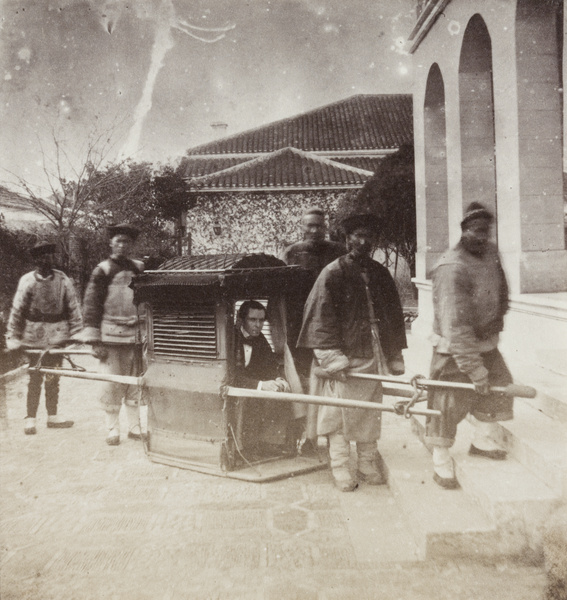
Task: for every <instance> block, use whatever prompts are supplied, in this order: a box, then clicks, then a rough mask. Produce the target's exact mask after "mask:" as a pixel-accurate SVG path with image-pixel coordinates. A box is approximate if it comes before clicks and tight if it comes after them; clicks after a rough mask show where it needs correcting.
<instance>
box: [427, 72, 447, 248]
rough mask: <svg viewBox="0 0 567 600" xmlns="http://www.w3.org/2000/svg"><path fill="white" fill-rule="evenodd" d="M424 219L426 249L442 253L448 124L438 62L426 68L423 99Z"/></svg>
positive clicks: (443, 243)
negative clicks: (425, 224)
mask: <svg viewBox="0 0 567 600" xmlns="http://www.w3.org/2000/svg"><path fill="white" fill-rule="evenodd" d="M424 134H425V136H424V137H425V148H424V149H425V218H426V223H427V226H426V236H427V239H426V240H424V242H425V245H426V248H427V252H428V253H429V252H443V251H444V250H446V248H447V247H448V246H449V198H448V184H447V180H448V178H447V125H446V116H445V84H444V82H443V75H442V74H441V69H440V68H439V65H438V64H437V63H434V64H433V65H432V66H431V69H430V70H429V75H428V77H427V85H426V89H425V100H424Z"/></svg>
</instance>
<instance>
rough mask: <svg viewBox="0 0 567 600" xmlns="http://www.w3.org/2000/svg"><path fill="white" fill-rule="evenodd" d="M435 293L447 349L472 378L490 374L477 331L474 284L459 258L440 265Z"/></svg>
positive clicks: (436, 276)
mask: <svg viewBox="0 0 567 600" xmlns="http://www.w3.org/2000/svg"><path fill="white" fill-rule="evenodd" d="M433 296H434V301H435V304H436V317H437V322H438V326H439V329H440V331H439V335H440V336H441V337H442V338H444V339H445V340H447V341H448V352H449V354H451V356H453V358H454V359H455V362H456V363H457V367H458V368H459V370H460V371H461V372H463V373H465V374H466V375H468V376H469V378H470V379H471V380H472V381H478V380H480V379H483V378H484V377H486V376H487V375H488V371H487V370H486V368H485V366H484V363H483V360H482V356H481V350H480V340H479V339H478V338H477V336H476V333H475V328H474V326H475V323H474V322H473V321H474V315H475V310H474V307H473V306H472V298H473V293H472V287H471V283H470V278H469V277H468V276H467V274H466V269H465V267H464V266H463V265H462V264H459V263H458V262H453V263H448V264H445V265H443V266H441V267H438V269H437V271H436V274H435V278H434V281H433Z"/></svg>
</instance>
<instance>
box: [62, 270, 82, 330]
mask: <svg viewBox="0 0 567 600" xmlns="http://www.w3.org/2000/svg"><path fill="white" fill-rule="evenodd" d="M64 285H65V302H66V303H67V311H68V313H67V314H68V322H69V333H70V335H71V336H72V337H74V336H76V335H77V334H79V333H80V332H81V331H82V330H83V316H82V314H81V308H80V306H79V302H78V300H77V294H76V293H75V289H74V287H73V283H72V282H71V280H70V279H69V278H68V277H67V276H65V280H64Z"/></svg>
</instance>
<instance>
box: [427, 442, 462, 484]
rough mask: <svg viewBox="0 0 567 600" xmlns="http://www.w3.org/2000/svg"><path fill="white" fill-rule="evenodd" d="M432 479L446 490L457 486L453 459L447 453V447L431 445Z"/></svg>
mask: <svg viewBox="0 0 567 600" xmlns="http://www.w3.org/2000/svg"><path fill="white" fill-rule="evenodd" d="M433 481H435V483H436V484H437V485H440V486H441V487H442V488H445V489H446V490H454V489H455V488H457V487H459V482H458V481H457V477H456V476H455V461H454V460H453V459H452V458H451V455H450V454H449V448H444V447H441V446H434V447H433Z"/></svg>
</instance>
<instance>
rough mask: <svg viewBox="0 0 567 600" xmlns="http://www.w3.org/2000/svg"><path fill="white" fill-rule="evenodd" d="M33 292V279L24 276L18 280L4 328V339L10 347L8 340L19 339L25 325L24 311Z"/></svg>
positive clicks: (25, 311)
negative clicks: (6, 324) (5, 327)
mask: <svg viewBox="0 0 567 600" xmlns="http://www.w3.org/2000/svg"><path fill="white" fill-rule="evenodd" d="M32 293H33V280H32V279H31V278H29V277H27V276H24V277H22V278H21V279H20V281H19V282H18V287H17V289H16V293H15V295H14V299H13V300H12V308H11V310H10V316H9V318H8V326H7V329H6V341H7V344H8V348H10V347H11V344H10V340H21V339H22V335H23V333H24V329H25V326H26V313H27V309H28V307H29V304H30V301H31V295H32Z"/></svg>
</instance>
